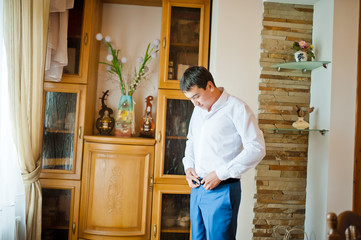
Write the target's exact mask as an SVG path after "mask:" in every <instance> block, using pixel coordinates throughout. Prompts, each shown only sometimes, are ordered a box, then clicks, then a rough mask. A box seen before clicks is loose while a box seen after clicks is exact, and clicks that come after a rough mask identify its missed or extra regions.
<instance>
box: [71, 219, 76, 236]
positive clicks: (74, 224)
mask: <svg viewBox="0 0 361 240" xmlns="http://www.w3.org/2000/svg"><path fill="white" fill-rule="evenodd" d="M75 227H76V223H75V222H73V228H72V230H73V234H75Z"/></svg>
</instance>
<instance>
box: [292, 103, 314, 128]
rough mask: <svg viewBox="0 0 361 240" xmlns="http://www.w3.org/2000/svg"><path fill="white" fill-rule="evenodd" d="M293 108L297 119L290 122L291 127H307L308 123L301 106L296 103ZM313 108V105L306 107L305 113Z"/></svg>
mask: <svg viewBox="0 0 361 240" xmlns="http://www.w3.org/2000/svg"><path fill="white" fill-rule="evenodd" d="M293 109H294V110H295V111H296V112H297V116H298V120H297V121H296V122H294V123H293V124H292V127H294V128H296V129H300V130H302V129H306V128H308V126H309V124H308V122H306V121H305V120H304V117H305V112H304V111H303V110H302V108H301V107H299V106H298V105H296V106H294V107H293ZM313 110H314V107H311V108H309V109H308V111H307V113H311V112H313Z"/></svg>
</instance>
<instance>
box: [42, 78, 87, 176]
mask: <svg viewBox="0 0 361 240" xmlns="http://www.w3.org/2000/svg"><path fill="white" fill-rule="evenodd" d="M84 89H85V88H84V86H78V85H74V86H68V85H66V84H51V83H45V86H44V121H43V122H44V126H43V127H44V128H43V144H42V155H41V158H42V173H41V174H42V175H41V177H47V178H58V177H61V178H69V179H80V167H81V162H80V161H81V151H82V139H81V138H82V124H79V123H82V122H83V118H84V116H83V114H82V112H83V111H84V110H83V109H82V108H83V107H82V106H83V105H84V104H81V103H82V102H83V98H84V95H85V94H83V91H84ZM77 161H79V163H78V162H77Z"/></svg>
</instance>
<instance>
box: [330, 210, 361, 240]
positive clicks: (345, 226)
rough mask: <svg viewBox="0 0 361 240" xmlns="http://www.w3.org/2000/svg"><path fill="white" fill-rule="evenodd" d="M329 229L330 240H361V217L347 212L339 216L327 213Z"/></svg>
mask: <svg viewBox="0 0 361 240" xmlns="http://www.w3.org/2000/svg"><path fill="white" fill-rule="evenodd" d="M327 224H328V227H329V229H330V230H329V232H328V238H327V239H328V240H355V239H361V215H359V214H357V213H355V212H352V211H345V212H342V213H341V214H339V215H338V216H337V215H336V214H335V213H332V212H331V213H327Z"/></svg>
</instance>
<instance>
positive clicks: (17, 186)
mask: <svg viewBox="0 0 361 240" xmlns="http://www.w3.org/2000/svg"><path fill="white" fill-rule="evenodd" d="M3 1H4V0H0V116H1V117H0V239H1V240H2V239H4V240H11V239H20V240H23V239H26V226H25V220H26V219H25V190H24V185H23V181H22V177H21V173H20V169H19V166H18V156H17V153H16V148H15V145H14V141H13V138H12V133H11V128H13V127H14V125H13V123H12V122H11V121H10V110H11V109H10V108H9V105H10V104H9V92H8V74H7V62H6V49H5V46H4V34H6V33H4V32H3V30H4V28H3V26H4V25H3V19H4V15H3V13H4V12H3V9H4V8H3Z"/></svg>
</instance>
